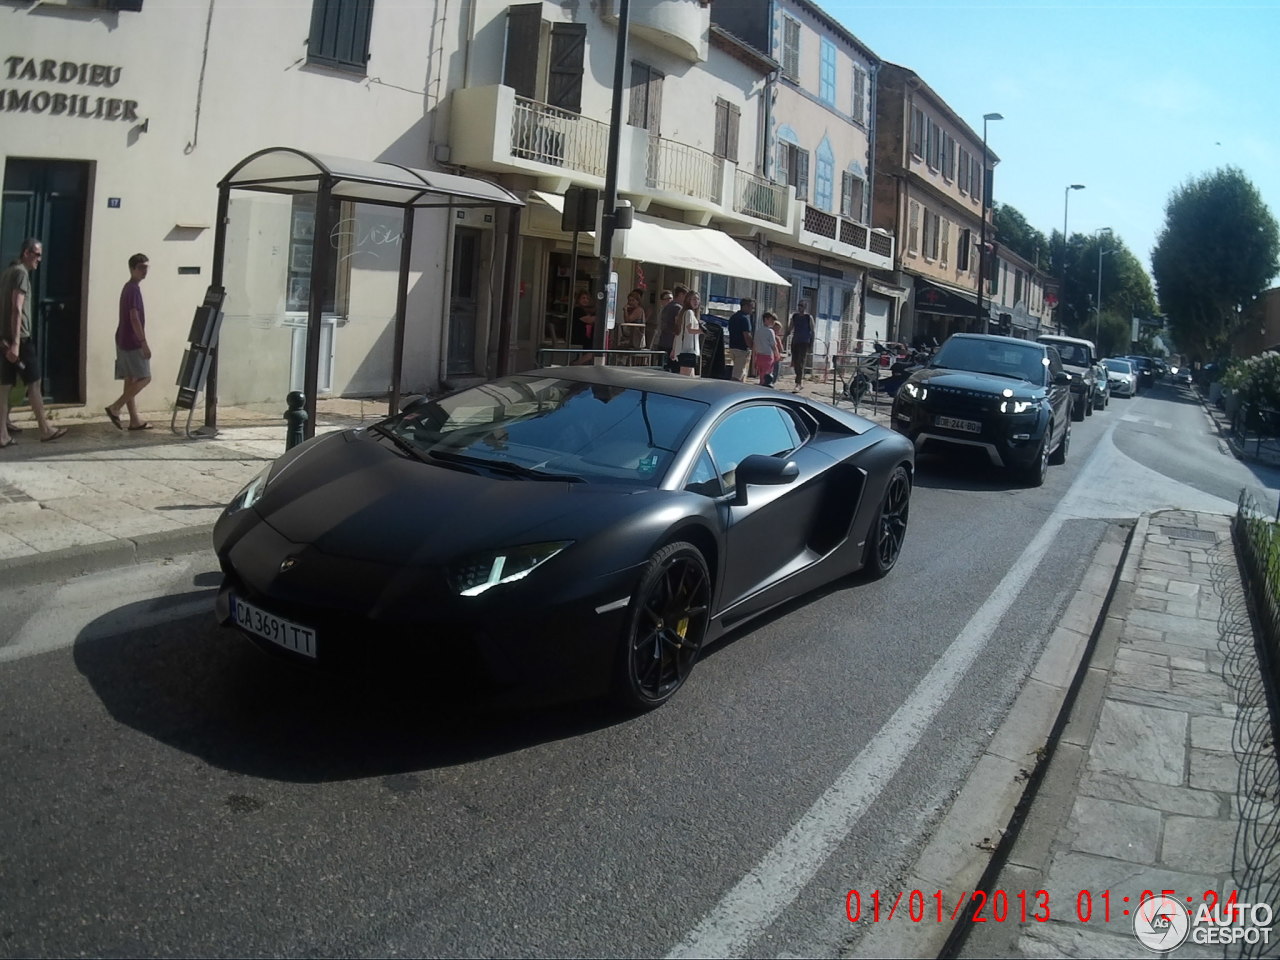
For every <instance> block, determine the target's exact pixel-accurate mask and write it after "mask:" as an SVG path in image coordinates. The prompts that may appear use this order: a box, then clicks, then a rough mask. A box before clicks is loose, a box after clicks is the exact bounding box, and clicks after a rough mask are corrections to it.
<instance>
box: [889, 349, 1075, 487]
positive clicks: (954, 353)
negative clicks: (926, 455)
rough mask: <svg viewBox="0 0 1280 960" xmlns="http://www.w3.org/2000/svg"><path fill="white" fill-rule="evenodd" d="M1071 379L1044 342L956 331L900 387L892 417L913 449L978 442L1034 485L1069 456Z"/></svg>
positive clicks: (947, 448)
mask: <svg viewBox="0 0 1280 960" xmlns="http://www.w3.org/2000/svg"><path fill="white" fill-rule="evenodd" d="M1072 379H1073V378H1072V376H1071V375H1070V374H1069V373H1067V371H1066V370H1065V369H1064V368H1063V365H1062V359H1061V358H1060V357H1059V356H1058V351H1057V350H1056V349H1055V348H1054V347H1052V346H1050V345H1048V344H1043V343H1036V342H1034V341H1029V340H1020V339H1017V338H1015V337H1000V336H994V335H988V334H974V333H957V334H954V335H953V336H952V337H950V338H949V339H948V340H947V342H946V343H944V344H943V345H942V347H941V348H940V349H939V350H938V352H937V353H936V354H934V357H933V359H932V361H930V363H929V364H928V366H926V367H925V368H924V369H922V370H918V371H917V372H915V373H913V374H912V375H911V376H910V377H908V378H907V380H906V382H905V383H904V384H903V385H902V387H901V388H900V389H899V390H898V392H897V394H896V395H895V396H894V400H893V410H892V412H891V415H890V416H891V423H892V426H893V428H894V429H895V430H897V431H898V432H900V433H902V434H905V435H906V436H907V437H908V438H909V439H910V440H911V441H912V443H913V444H914V445H915V448H916V450H917V451H920V452H926V451H928V452H947V451H954V450H956V449H959V448H970V449H972V448H977V449H980V450H982V451H984V452H985V453H986V455H987V457H988V458H989V459H990V461H991V462H992V463H993V464H995V465H996V466H1001V467H1007V468H1009V469H1011V470H1014V471H1016V472H1018V473H1019V474H1021V475H1022V477H1023V478H1024V479H1025V480H1026V482H1027V483H1028V484H1030V485H1031V486H1039V485H1040V484H1042V483H1043V482H1044V477H1045V469H1046V467H1047V466H1048V464H1050V463H1063V462H1065V460H1066V458H1067V450H1068V447H1069V445H1070V443H1071V404H1072V393H1071V383H1072Z"/></svg>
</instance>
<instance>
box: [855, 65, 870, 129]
mask: <svg viewBox="0 0 1280 960" xmlns="http://www.w3.org/2000/svg"><path fill="white" fill-rule="evenodd" d="M853 119H854V120H856V121H857V122H858V123H866V121H867V71H865V70H863V69H862V68H861V67H854V68H853Z"/></svg>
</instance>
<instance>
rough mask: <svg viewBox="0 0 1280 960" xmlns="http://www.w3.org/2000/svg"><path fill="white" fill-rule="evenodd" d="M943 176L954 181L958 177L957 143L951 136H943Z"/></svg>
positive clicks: (947, 134) (944, 134)
mask: <svg viewBox="0 0 1280 960" xmlns="http://www.w3.org/2000/svg"><path fill="white" fill-rule="evenodd" d="M942 175H943V176H944V177H945V178H946V179H948V180H952V179H954V178H955V175H956V142H955V140H954V139H952V136H951V134H949V133H946V132H944V133H943V134H942Z"/></svg>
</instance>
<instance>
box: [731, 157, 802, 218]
mask: <svg viewBox="0 0 1280 960" xmlns="http://www.w3.org/2000/svg"><path fill="white" fill-rule="evenodd" d="M788 197H789V191H788V190H787V187H786V184H781V183H774V182H773V181H772V180H765V179H764V178H762V177H757V176H756V175H755V174H751V173H747V172H746V171H745V170H738V171H736V172H735V174H734V181H733V209H734V212H736V213H742V214H746V215H747V216H748V217H756V218H758V219H760V220H767V221H769V222H770V223H776V224H779V225H781V226H786V223H787V202H788Z"/></svg>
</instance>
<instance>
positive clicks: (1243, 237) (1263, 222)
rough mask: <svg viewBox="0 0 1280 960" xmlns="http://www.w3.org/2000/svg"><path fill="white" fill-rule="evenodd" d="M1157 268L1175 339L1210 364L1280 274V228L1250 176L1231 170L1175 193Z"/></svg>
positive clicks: (1155, 256) (1167, 210) (1158, 250)
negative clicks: (1255, 301) (1246, 312)
mask: <svg viewBox="0 0 1280 960" xmlns="http://www.w3.org/2000/svg"><path fill="white" fill-rule="evenodd" d="M1151 269H1152V272H1153V273H1154V274H1155V278H1156V288H1157V290H1158V291H1159V294H1160V304H1161V306H1162V307H1163V308H1164V311H1165V313H1167V314H1168V316H1169V323H1170V326H1171V327H1172V329H1173V334H1174V338H1175V339H1176V341H1177V342H1178V344H1179V345H1180V346H1181V348H1182V349H1183V350H1185V351H1187V352H1189V353H1191V354H1192V355H1193V356H1194V357H1196V358H1197V359H1211V358H1214V357H1217V356H1220V355H1222V354H1223V353H1225V352H1226V350H1227V344H1228V341H1229V340H1230V338H1231V335H1232V334H1233V333H1234V332H1235V331H1236V330H1237V329H1238V328H1239V327H1240V325H1241V322H1242V319H1241V318H1242V314H1243V313H1244V311H1245V310H1246V309H1247V308H1248V307H1249V306H1250V304H1252V303H1253V302H1254V300H1256V299H1257V297H1258V295H1259V294H1260V293H1262V291H1263V290H1265V289H1266V287H1267V284H1268V283H1269V282H1270V281H1271V278H1272V277H1274V276H1275V275H1276V272H1277V271H1278V270H1280V229H1278V228H1277V226H1276V221H1275V218H1274V217H1272V216H1271V212H1270V211H1269V210H1268V209H1267V206H1266V204H1265V203H1263V200H1262V196H1261V194H1259V193H1258V190H1257V188H1256V187H1255V186H1254V185H1253V184H1252V183H1251V182H1250V181H1249V180H1248V178H1247V177H1245V175H1244V173H1243V172H1242V171H1241V170H1240V169H1238V168H1236V167H1225V168H1223V169H1220V170H1217V171H1215V172H1213V173H1211V174H1206V175H1204V176H1201V177H1198V178H1194V179H1192V180H1190V181H1188V182H1187V183H1185V184H1183V185H1182V186H1181V187H1179V188H1178V189H1177V190H1175V191H1174V192H1173V193H1172V195H1170V197H1169V201H1168V203H1167V204H1166V205H1165V225H1164V228H1163V229H1162V230H1161V231H1160V236H1159V237H1158V238H1157V239H1156V246H1155V250H1154V251H1152V254H1151Z"/></svg>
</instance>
